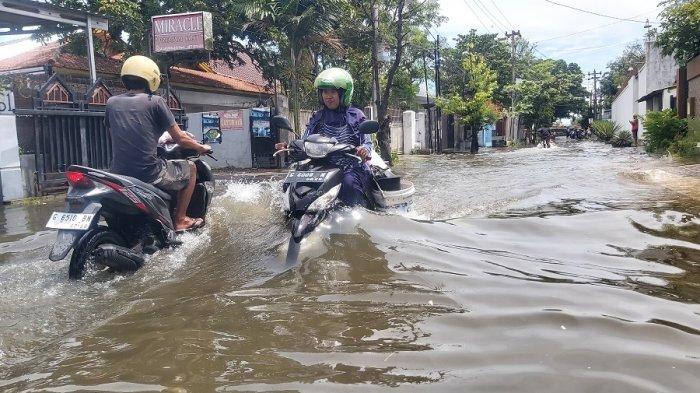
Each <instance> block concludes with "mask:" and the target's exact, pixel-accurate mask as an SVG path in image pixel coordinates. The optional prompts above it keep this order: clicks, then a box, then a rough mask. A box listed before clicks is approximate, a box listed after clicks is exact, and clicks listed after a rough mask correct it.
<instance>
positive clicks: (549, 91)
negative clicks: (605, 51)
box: [507, 59, 586, 128]
mask: <svg viewBox="0 0 700 393" xmlns="http://www.w3.org/2000/svg"><path fill="white" fill-rule="evenodd" d="M582 83H583V73H582V72H581V68H580V67H579V66H578V64H575V63H570V64H567V63H566V62H565V61H564V60H552V59H544V60H539V61H537V62H535V64H534V65H533V66H532V67H530V68H529V69H528V70H527V71H526V72H525V74H524V75H523V81H522V82H521V83H516V84H515V85H511V86H508V87H507V90H508V91H511V92H513V93H515V96H516V97H517V99H516V105H515V111H516V112H517V113H518V114H520V116H521V118H522V120H523V122H524V123H525V124H526V125H528V126H532V127H533V128H536V127H545V126H550V125H551V124H552V122H553V121H554V119H556V118H558V117H569V115H570V114H571V113H575V114H581V113H582V112H583V111H585V109H586V105H585V96H586V91H585V89H584V88H583V84H582Z"/></svg>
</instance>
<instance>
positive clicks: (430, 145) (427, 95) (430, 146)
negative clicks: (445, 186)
mask: <svg viewBox="0 0 700 393" xmlns="http://www.w3.org/2000/svg"><path fill="white" fill-rule="evenodd" d="M425 57H426V56H425V52H424V53H423V76H424V78H425V109H426V111H427V112H428V149H431V150H432V149H433V114H432V112H433V109H432V108H431V106H430V93H429V92H428V65H427V61H426V60H425Z"/></svg>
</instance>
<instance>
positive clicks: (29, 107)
mask: <svg viewBox="0 0 700 393" xmlns="http://www.w3.org/2000/svg"><path fill="white" fill-rule="evenodd" d="M62 49H63V48H62V46H61V45H60V44H58V43H51V44H48V45H45V46H41V47H39V48H36V49H34V50H30V51H28V52H25V53H23V54H20V55H18V56H15V57H12V58H8V59H5V60H0V75H1V76H2V77H3V79H7V80H8V81H9V82H10V84H11V86H12V87H11V88H10V89H9V91H7V92H5V93H4V94H3V96H4V97H5V101H6V102H4V103H0V109H1V110H2V111H1V112H2V113H3V117H2V118H1V119H0V122H1V123H0V127H2V129H1V130H0V131H1V132H2V135H3V138H2V139H3V143H4V142H7V143H9V145H8V146H3V147H4V148H5V150H14V151H16V152H18V153H20V154H19V161H18V162H16V161H13V162H14V163H16V165H15V164H13V166H12V167H13V168H14V167H17V166H19V168H17V172H19V171H21V173H22V175H21V182H20V183H21V184H19V185H18V184H17V183H18V178H19V175H17V176H14V178H13V180H11V181H10V184H8V179H7V178H3V179H2V182H3V183H2V184H3V188H4V189H7V190H9V189H10V188H11V189H12V191H11V192H5V193H4V194H3V195H4V200H12V199H17V198H22V197H26V196H32V195H37V194H45V193H49V192H52V191H56V190H62V189H65V178H64V176H63V172H64V171H65V170H66V168H67V166H69V165H71V164H81V165H87V166H91V167H96V168H100V169H107V168H108V167H109V164H110V160H111V150H110V149H111V147H110V141H109V138H108V135H107V132H106V129H105V127H104V121H103V118H104V106H105V104H106V101H107V99H108V98H109V97H110V96H112V95H116V94H120V93H122V92H124V89H123V87H122V85H121V81H120V77H119V74H120V70H121V64H122V59H121V58H119V57H106V56H102V55H97V54H96V55H95V58H94V64H95V72H96V75H95V77H96V80H95V81H94V82H92V80H93V78H92V77H91V75H90V61H89V60H88V58H87V57H83V56H79V55H75V54H72V53H68V52H66V51H63V50H62ZM240 60H241V64H240V65H237V66H233V67H230V66H228V64H226V63H225V62H221V61H210V62H208V63H200V64H197V65H196V66H193V67H191V68H187V67H182V66H177V67H171V68H170V72H169V74H170V78H169V83H168V82H167V81H164V82H163V83H162V84H161V87H160V89H159V91H158V92H156V94H159V95H161V96H163V97H167V102H168V106H169V108H170V109H171V111H173V114H175V116H176V119H178V122H179V123H180V124H181V126H182V127H183V128H186V129H187V128H188V127H189V128H190V130H191V131H192V132H193V133H194V134H195V136H196V137H197V138H202V137H204V136H205V133H206V132H207V131H210V130H211V128H217V130H218V132H219V134H220V137H218V138H214V139H213V140H212V142H211V144H212V146H213V148H214V151H215V152H216V153H218V154H217V156H218V158H219V161H216V162H213V161H212V164H213V165H214V166H219V167H221V166H236V167H251V166H255V165H258V166H272V165H276V163H275V161H274V160H272V152H273V146H274V143H275V142H276V136H275V135H272V133H270V132H266V133H263V134H261V133H259V132H258V133H257V134H255V135H253V127H254V126H255V127H257V128H256V129H258V130H260V129H267V130H268V131H269V106H270V105H272V104H273V103H280V104H282V105H284V103H285V102H286V101H285V100H284V97H278V96H276V95H275V94H274V91H273V89H272V88H271V84H270V83H268V82H267V81H266V80H265V79H264V78H263V76H262V73H261V71H260V70H259V69H258V68H257V67H256V66H255V65H254V64H253V62H252V61H251V59H250V58H249V57H247V56H245V55H241V57H240ZM163 71H165V70H163ZM253 108H267V109H265V110H263V111H261V110H257V111H253ZM220 117H223V118H225V120H224V121H222V120H220ZM252 117H255V119H252ZM265 121H267V123H265ZM193 122H196V124H195V123H193ZM265 124H267V126H266V125H265ZM225 127H227V128H225ZM222 130H225V131H224V132H222ZM227 131H228V132H227ZM8 141H9V142H8ZM3 165H4V164H3ZM3 168H4V167H3ZM18 190H19V191H18Z"/></svg>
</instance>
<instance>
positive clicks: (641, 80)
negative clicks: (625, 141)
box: [635, 64, 647, 139]
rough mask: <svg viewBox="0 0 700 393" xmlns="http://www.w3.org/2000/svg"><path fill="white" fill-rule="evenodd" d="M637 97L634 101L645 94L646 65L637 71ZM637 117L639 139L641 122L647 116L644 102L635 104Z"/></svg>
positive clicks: (642, 131)
mask: <svg viewBox="0 0 700 393" xmlns="http://www.w3.org/2000/svg"><path fill="white" fill-rule="evenodd" d="M637 81H638V84H639V85H638V87H637V91H638V93H637V94H638V95H637V97H635V101H636V100H638V99H640V98H641V97H642V96H644V94H646V91H647V66H646V64H645V65H644V66H643V67H642V68H641V69H640V70H639V75H638V79H637ZM636 105H637V111H636V113H637V115H639V116H640V120H639V133H638V136H639V138H640V139H641V138H642V136H643V135H644V121H643V120H642V119H643V118H644V116H646V114H647V103H646V102H645V101H642V102H637V103H636Z"/></svg>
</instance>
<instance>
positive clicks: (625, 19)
mask: <svg viewBox="0 0 700 393" xmlns="http://www.w3.org/2000/svg"><path fill="white" fill-rule="evenodd" d="M544 1H546V2H547V3H551V4H554V5H558V6H560V7H565V8H570V9H572V10H576V11H579V12H584V13H586V14H591V15H596V16H602V17H603V18H610V19H616V20H619V21H625V22H636V23H646V22H645V21H642V20H636V19H628V18H618V17H617V16H611V15H605V14H601V13H598V12H594V11H588V10H584V9H581V8H576V7H572V6H570V5H566V4H562V3H557V2H556V1H552V0H544Z"/></svg>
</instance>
